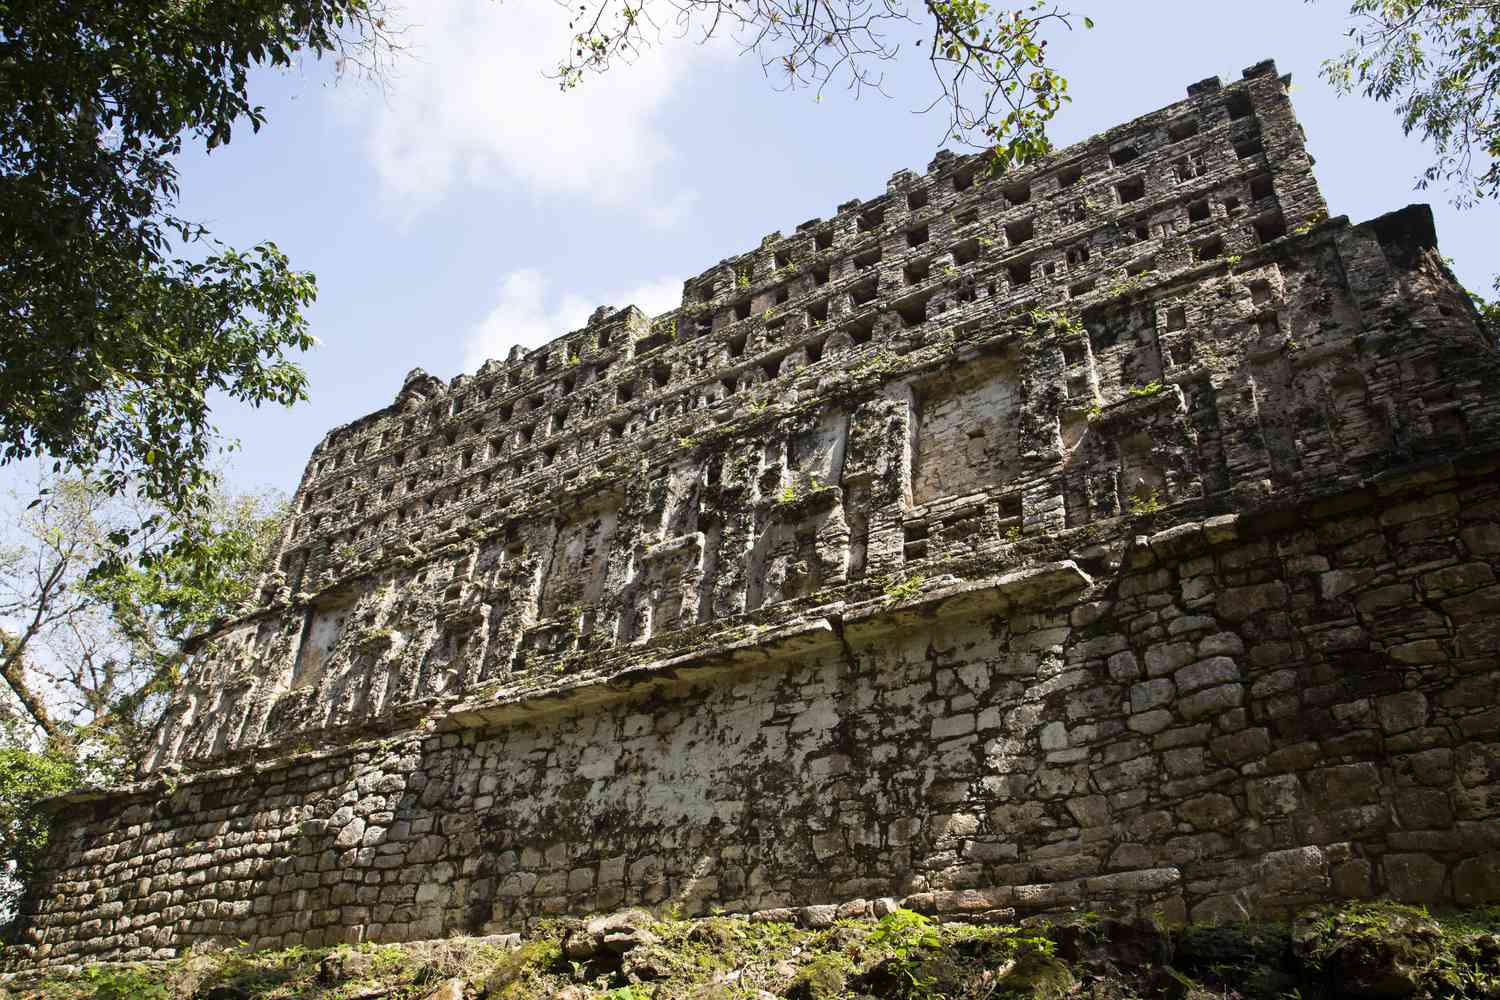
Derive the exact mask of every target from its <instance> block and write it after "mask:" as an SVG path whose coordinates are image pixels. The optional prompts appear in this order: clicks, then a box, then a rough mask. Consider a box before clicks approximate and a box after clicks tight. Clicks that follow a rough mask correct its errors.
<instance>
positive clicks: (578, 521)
mask: <svg viewBox="0 0 1500 1000" xmlns="http://www.w3.org/2000/svg"><path fill="white" fill-rule="evenodd" d="M618 518H619V504H618V503H617V502H615V501H611V502H608V503H605V504H602V505H600V506H596V507H594V508H593V509H591V510H586V511H584V512H583V513H582V514H579V515H575V516H574V517H572V518H570V519H568V520H567V521H565V522H563V525H562V527H561V528H560V529H558V532H557V541H556V542H554V543H553V547H552V563H551V565H550V566H549V567H548V570H547V578H546V580H545V581H544V583H543V585H542V600H541V608H540V611H541V616H542V618H543V619H548V618H552V617H553V616H555V615H556V614H557V613H558V612H559V611H560V610H561V609H563V608H570V607H572V608H581V607H587V606H589V605H593V604H596V603H598V601H599V599H600V598H601V597H602V596H603V595H604V582H605V574H606V573H607V572H608V570H609V543H610V539H611V538H613V537H614V533H615V524H616V522H617V521H618Z"/></svg>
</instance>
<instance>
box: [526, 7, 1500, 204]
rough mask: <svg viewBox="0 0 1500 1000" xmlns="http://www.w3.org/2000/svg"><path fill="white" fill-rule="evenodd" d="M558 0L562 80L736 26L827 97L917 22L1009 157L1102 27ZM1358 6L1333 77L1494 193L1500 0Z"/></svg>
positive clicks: (979, 141)
mask: <svg viewBox="0 0 1500 1000" xmlns="http://www.w3.org/2000/svg"><path fill="white" fill-rule="evenodd" d="M554 2H556V3H557V4H558V5H559V7H561V8H564V9H566V10H567V11H568V17H569V27H570V29H571V31H572V41H571V44H570V48H569V51H568V52H567V54H566V56H565V57H564V58H563V59H562V60H561V61H560V63H559V65H558V67H557V76H558V79H559V80H560V82H561V83H562V85H563V87H565V88H569V87H575V86H577V85H578V84H579V83H581V82H582V81H583V80H584V79H585V78H586V77H587V76H589V75H591V74H597V73H602V72H605V71H607V70H609V69H611V68H612V67H613V66H615V65H616V64H617V63H620V62H630V61H631V60H632V59H633V58H635V57H636V56H637V55H639V54H640V53H641V51H642V50H644V49H645V48H646V47H648V46H649V45H651V44H653V43H656V42H658V41H661V40H663V39H664V38H671V37H676V38H682V37H691V38H693V39H695V40H697V41H707V40H709V39H711V38H714V37H716V36H729V37H732V38H733V39H734V40H735V41H736V42H737V43H738V44H739V45H740V46H741V47H742V49H743V50H744V51H745V52H748V53H753V54H754V55H755V56H756V57H757V58H758V59H759V60H760V62H761V66H762V67H763V68H764V69H765V71H766V72H767V73H768V74H772V75H774V76H775V77H776V79H777V80H778V81H779V82H780V84H781V85H783V86H785V87H787V88H788V89H799V88H811V89H813V90H815V91H817V92H818V93H819V94H820V95H821V93H822V92H823V90H824V89H825V88H826V87H828V85H829V84H831V83H836V82H841V83H844V84H846V85H847V86H848V87H849V88H850V89H851V90H852V91H853V92H854V93H855V94H856V96H857V95H858V94H860V93H862V92H863V91H864V90H866V89H868V88H873V89H875V90H882V84H883V81H884V76H883V74H882V72H881V64H883V63H887V62H890V61H892V60H894V59H897V58H898V57H901V56H902V52H901V44H900V42H899V41H897V38H898V36H899V37H901V38H905V37H906V32H908V31H910V30H912V29H917V30H920V31H921V32H923V34H924V35H925V38H924V39H923V41H922V43H920V44H919V45H918V48H919V49H921V50H922V51H923V53H924V55H923V57H924V58H925V59H926V60H927V61H928V63H929V65H930V66H931V68H932V71H933V74H934V77H935V87H934V93H935V96H934V97H933V99H932V101H931V104H930V105H929V108H930V109H931V108H942V109H944V111H945V112H946V114H947V117H948V125H949V128H948V132H949V134H950V135H951V136H952V137H953V138H955V139H958V140H960V141H964V142H968V143H970V144H972V145H976V146H981V147H987V148H990V149H992V150H993V151H994V159H993V164H994V166H995V167H997V168H1000V169H1003V168H1005V167H1008V166H1010V165H1012V164H1016V163H1024V162H1026V161H1028V160H1031V159H1035V158H1036V157H1038V156H1041V155H1043V154H1045V153H1047V152H1048V151H1050V150H1051V148H1052V146H1051V143H1050V142H1049V140H1048V138H1047V127H1048V125H1049V124H1050V123H1051V121H1052V120H1053V119H1054V118H1055V117H1056V115H1057V114H1058V112H1059V111H1061V109H1062V107H1063V105H1064V104H1065V103H1066V102H1067V101H1068V100H1069V98H1068V81H1067V79H1066V77H1065V76H1064V75H1063V74H1062V73H1061V72H1059V71H1058V70H1057V69H1055V68H1054V66H1053V64H1052V63H1051V62H1050V61H1049V60H1048V58H1047V36H1048V35H1049V34H1052V33H1055V32H1056V31H1059V30H1067V29H1071V28H1072V27H1073V26H1074V24H1075V22H1076V23H1081V24H1082V25H1083V26H1085V27H1090V28H1091V27H1093V21H1092V20H1091V19H1090V18H1088V17H1086V16H1081V15H1075V14H1073V13H1071V12H1069V11H1067V10H1064V9H1063V8H1062V6H1061V5H1060V4H1058V3H1055V2H1042V0H1033V2H1031V3H1028V4H1026V5H1024V6H1021V5H1018V6H1016V7H1004V6H999V5H997V6H991V5H990V4H988V3H985V2H983V0H921V2H920V3H919V2H917V0H554ZM1308 2H1310V3H1311V2H1315V0H1308ZM1087 6H1093V7H1095V8H1096V9H1100V10H1103V9H1105V8H1104V7H1103V6H1102V5H1099V4H1093V5H1087ZM1349 14H1350V17H1351V18H1352V19H1354V21H1355V24H1354V26H1353V27H1351V28H1350V29H1349V38H1350V45H1349V48H1348V49H1347V50H1346V51H1345V52H1344V53H1342V54H1341V55H1339V56H1337V57H1335V58H1332V59H1329V60H1328V61H1327V62H1326V63H1324V66H1323V76H1324V77H1325V78H1326V79H1327V80H1328V81H1329V82H1330V83H1331V84H1333V85H1334V86H1335V87H1336V88H1338V89H1340V90H1342V91H1344V92H1353V91H1356V90H1357V91H1359V92H1361V93H1362V94H1364V95H1365V96H1367V97H1370V98H1372V99H1374V100H1377V101H1390V102H1394V104H1395V105H1396V111H1397V114H1398V115H1399V116H1400V118H1401V122H1402V127H1403V128H1404V129H1405V130H1406V132H1407V134H1409V135H1410V134H1417V135H1420V136H1421V137H1422V138H1423V139H1424V140H1425V141H1426V142H1427V143H1428V144H1429V145H1430V146H1431V148H1432V150H1433V154H1434V160H1433V163H1432V165H1431V166H1430V167H1428V168H1427V170H1426V171H1425V172H1424V174H1423V176H1422V178H1421V184H1422V186H1425V185H1426V184H1428V183H1431V182H1433V181H1437V180H1442V181H1446V182H1449V183H1452V184H1453V185H1454V186H1455V189H1456V192H1457V194H1456V200H1457V201H1458V202H1459V203H1460V204H1467V203H1471V202H1473V201H1474V200H1477V199H1481V198H1496V197H1500V162H1497V157H1500V108H1497V103H1496V101H1497V96H1500V0H1349Z"/></svg>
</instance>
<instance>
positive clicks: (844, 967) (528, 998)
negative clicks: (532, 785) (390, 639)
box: [0, 902, 1500, 1000]
mask: <svg viewBox="0 0 1500 1000" xmlns="http://www.w3.org/2000/svg"><path fill="white" fill-rule="evenodd" d="M582 927H583V922H582V921H577V920H557V921H551V922H548V923H546V924H545V925H543V926H541V927H538V928H537V929H536V931H535V934H534V935H533V937H532V938H531V939H530V940H528V941H527V942H526V943H525V944H523V945H521V946H520V947H519V948H508V947H505V946H503V945H500V944H497V943H495V942H494V941H487V940H485V939H462V938H455V939H452V940H448V941H439V942H429V943H424V944H415V945H407V946H401V945H361V946H358V947H350V946H340V947H338V948H329V949H305V948H292V949H288V950H285V951H275V952H246V951H240V950H232V951H218V952H206V953H201V954H196V955H193V956H190V957H188V958H184V959H180V960H177V961H173V962H162V963H153V964H138V965H122V966H93V967H90V968H87V969H84V970H83V971H81V972H76V973H72V974H68V975H54V976H51V977H48V978H45V979H37V980H35V981H33V982H32V983H31V984H30V985H27V986H17V985H14V984H13V985H11V986H10V987H4V986H0V998H3V1000H42V998H44V997H45V998H46V1000H123V998H126V997H130V998H140V1000H200V998H204V997H209V996H212V997H215V998H234V1000H354V998H360V1000H426V998H428V997H432V996H435V995H436V996H441V995H442V994H441V993H439V992H438V991H439V989H440V988H441V987H443V986H444V985H445V984H451V983H452V982H453V981H454V980H460V981H461V983H462V991H461V993H459V994H457V995H461V996H463V997H464V998H466V1000H477V998H482V1000H553V998H556V1000H773V998H786V1000H832V998H858V1000H936V998H944V1000H1007V998H1015V1000H1019V998H1022V997H1040V998H1060V997H1064V996H1087V997H1095V998H1111V1000H1114V998H1119V1000H1123V998H1127V997H1171V998H1174V1000H1210V998H1217V1000H1287V998H1292V997H1295V998H1298V1000H1343V998H1354V997H1367V996H1377V995H1379V996H1393V997H1394V996H1400V997H1407V998H1411V1000H1438V998H1476V1000H1477V998H1483V997H1494V996H1497V995H1500V909H1496V908H1492V909H1489V910H1479V911H1469V912H1465V913H1457V914H1449V915H1443V916H1436V915H1433V914H1429V913H1428V912H1427V911H1426V910H1424V909H1421V908H1419V907H1413V906H1406V905H1402V904H1397V903H1383V902H1361V903H1350V904H1344V905H1341V906H1329V907H1322V908H1314V909H1311V910H1308V911H1305V912H1304V913H1302V914H1300V915H1299V916H1298V917H1297V918H1296V919H1295V920H1294V921H1293V922H1291V923H1286V924H1281V923H1242V924H1231V925H1227V926H1194V927H1187V928H1175V929H1174V928H1168V927H1165V926H1164V925H1162V924H1161V923H1159V922H1156V921H1151V920H1138V921H1134V922H1122V921H1117V920H1112V919H1108V918H1103V917H1100V916H1098V915H1097V914H1091V913H1090V914H1082V915H1078V916H1074V917H1071V918H1065V919H1058V920H1041V919H1032V920H1027V921H1023V922H1022V923H1020V924H1002V925H980V924H967V923H944V924H939V923H936V922H935V921H934V920H933V919H931V918H929V917H925V916H922V915H920V914H917V913H913V912H911V911H908V910H896V911H895V912H893V913H890V914H887V915H886V916H885V917H882V918H881V919H880V920H878V921H856V920H837V921H834V922H833V924H832V925H831V926H829V927H825V928H821V929H807V928H799V927H795V926H793V925H791V924H786V923H776V922H764V923H751V922H749V921H747V920H744V919H741V918H732V917H722V916H715V917H707V918H703V919H698V920H681V919H677V918H675V917H663V918H658V919H656V920H655V921H654V922H652V923H650V925H649V927H647V928H645V930H646V933H644V934H642V935H640V936H639V937H638V939H636V941H635V943H634V944H633V945H632V946H631V947H629V948H627V949H626V950H624V952H623V954H622V953H619V952H617V951H616V950H613V949H610V948H601V949H598V950H597V951H595V952H593V953H592V954H585V955H583V957H569V956H570V955H577V954H579V953H578V952H576V951H575V950H573V949H570V948H565V947H564V943H565V942H566V941H569V940H571V939H570V937H569V935H570V934H573V935H576V934H578V933H579V932H580V931H581V930H582Z"/></svg>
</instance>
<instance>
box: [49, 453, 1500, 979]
mask: <svg viewBox="0 0 1500 1000" xmlns="http://www.w3.org/2000/svg"><path fill="white" fill-rule="evenodd" d="M1496 472H1497V467H1496V466H1495V465H1494V464H1488V465H1483V466H1477V467H1471V468H1467V469H1462V470H1457V471H1455V470H1454V469H1453V468H1452V467H1447V468H1443V469H1441V470H1436V471H1432V472H1429V473H1428V474H1427V475H1425V476H1423V477H1417V478H1415V479H1414V480H1405V481H1401V482H1393V483H1390V484H1389V485H1388V486H1387V487H1385V488H1382V489H1370V490H1365V491H1361V492H1359V493H1357V494H1351V495H1346V496H1343V497H1339V498H1337V499H1334V500H1331V501H1329V502H1327V503H1325V504H1321V505H1319V506H1316V507H1313V508H1310V509H1307V510H1303V511H1300V512H1296V513H1295V514H1293V515H1266V516H1264V517H1262V518H1259V519H1251V518H1238V517H1235V516H1233V515H1230V516H1225V517H1218V518H1212V519H1209V520H1207V521H1205V522H1202V523H1190V524H1186V525H1182V526H1179V527H1175V528H1172V529H1168V530H1166V531H1163V532H1161V533H1159V534H1157V535H1154V536H1150V537H1149V538H1148V537H1142V538H1138V539H1131V540H1128V541H1123V542H1119V543H1116V544H1114V545H1110V546H1104V547H1101V549H1100V550H1099V551H1097V552H1093V553H1091V554H1090V558H1089V561H1088V564H1089V565H1090V567H1091V571H1092V572H1086V571H1083V570H1082V569H1081V568H1077V567H1069V566H1068V565H1067V564H1048V566H1047V567H1046V568H1045V571H1032V572H1031V573H1029V574H1028V573H1022V574H1017V576H1018V577H1022V579H1013V580H1009V581H1004V582H1000V583H997V584H996V585H995V586H994V587H993V588H991V589H989V590H988V591H985V592H982V593H980V594H978V595H977V596H976V594H975V593H974V592H973V591H966V592H963V593H958V594H949V595H944V596H941V597H938V598H934V599H933V600H928V601H925V602H924V601H921V600H914V601H911V602H907V604H906V605H905V607H906V608H908V609H909V610H907V611H904V612H903V611H901V610H899V609H897V610H893V611H890V612H888V613H886V614H884V615H881V616H876V617H870V618H865V619H860V618H859V616H858V615H857V614H855V613H851V614H850V616H849V621H848V622H847V624H845V625H843V626H842V628H838V629H834V630H832V631H831V632H830V633H828V634H826V635H823V636H821V637H816V638H809V637H807V636H801V637H796V636H792V637H783V638H781V639H777V640H773V641H771V642H768V643H766V644H764V645H763V646H762V647H761V649H760V651H759V653H758V655H757V656H756V657H754V658H753V660H752V661H751V662H745V663H723V662H716V661H705V662H702V663H700V664H697V665H683V666H682V667H681V668H680V669H679V670H678V671H677V672H676V673H677V675H676V676H675V677H672V678H664V677H657V678H653V679H652V680H650V681H646V682H643V683H642V684H640V685H639V688H638V689H636V690H632V691H622V692H620V693H618V694H617V696H616V697H614V698H613V699H612V700H610V701H609V702H608V703H605V704H595V705H591V706H586V707H581V708H580V707H572V708H569V707H566V706H563V707H559V708H558V709H557V710H556V711H553V712H551V713H549V714H542V715H535V713H534V712H532V713H523V714H522V715H520V716H518V717H517V718H516V719H515V720H514V721H513V722H511V723H509V724H506V725H501V726H497V727H482V728H477V729H465V730H459V731H452V732H446V733H440V734H439V733H432V734H413V735H411V736H409V737H406V738H403V739H397V740H392V741H390V742H388V743H384V744H376V745H369V746H365V747H361V748H357V749H352V750H339V751H327V752H322V753H310V754H307V755H305V756H304V757H303V758H293V759H290V760H287V761H283V762H281V763H279V764H277V765H275V766H272V767H269V768H266V769H265V770H260V771H239V772H232V773H217V774H206V775H204V776H201V777H197V778H194V779H192V780H190V781H184V782H183V783H182V785H181V786H179V787H177V788H176V789H175V790H173V789H172V788H171V787H170V786H168V787H166V788H163V787H161V786H160V785H157V786H153V787H151V788H149V789H143V790H141V791H140V792H138V793H137V794H135V795H133V796H131V797H129V798H128V799H127V800H125V801H117V802H110V803H109V804H108V806H107V807H105V806H101V808H100V811H99V812H98V813H97V814H93V815H91V814H90V813H89V811H88V810H87V809H77V810H75V811H74V812H73V813H72V814H71V815H70V817H69V818H68V819H67V820H66V821H64V822H62V823H60V824H59V827H58V829H57V830H56V832H55V834H54V836H55V837H56V838H57V849H58V853H59V857H60V858H66V859H67V860H66V863H65V864H63V865H62V866H60V868H59V870H58V872H57V876H56V880H55V881H54V882H53V884H52V885H51V886H50V887H49V888H50V891H49V893H48V894H47V896H46V897H45V898H44V899H43V900H42V905H41V908H40V912H39V921H38V926H39V928H40V932H39V933H38V934H37V936H36V939H35V940H36V951H35V955H36V957H37V958H39V959H44V960H46V961H51V962H56V961H77V960H79V959H83V958H97V957H105V956H108V957H150V956H157V957H160V956H165V955H170V954H173V953H174V952H175V951H176V950H177V949H181V948H183V947H185V946H189V945H191V944H193V943H196V942H201V941H207V940H217V941H229V940H245V941H249V942H251V943H254V944H258V945H291V944H294V943H304V944H325V943H334V942H338V941H359V940H363V939H373V940H380V941H391V940H402V939H407V938H430V937H440V936H445V935H446V934H448V933H450V932H454V931H466V932H479V931H494V930H518V929H522V928H523V927H524V926H525V924H526V923H527V921H529V920H531V919H533V918H536V917H539V916H543V915H549V914H559V913H581V912H590V911H596V910H608V909H611V908H614V907H619V906H622V905H626V904H635V903H645V904H667V903H675V904H678V905H680V906H682V907H683V909H684V910H685V912H688V913H702V912H706V910H707V909H708V908H709V907H711V906H721V907H724V908H726V909H728V910H730V911H761V910H773V911H774V910H780V909H782V908H787V907H798V906H804V905H806V904H830V903H850V902H851V901H857V900H866V899H876V898H881V897H889V896H895V897H905V902H906V905H908V906H912V907H915V908H917V909H921V910H926V911H929V912H939V913H950V914H951V913H970V914H972V913H974V912H975V911H983V912H988V911H997V910H998V911H1002V914H1003V913H1006V912H1007V911H1015V912H1016V913H1020V914H1024V913H1028V912H1037V911H1050V910H1059V909H1065V908H1069V907H1077V908H1090V909H1111V910H1127V911H1128V910H1132V909H1138V910H1140V911H1142V912H1144V913H1157V912H1159V913H1161V914H1162V915H1164V916H1165V917H1167V918H1169V919H1182V918H1184V917H1187V916H1191V917H1192V918H1194V919H1210V920H1213V919H1220V920H1233V919H1239V918H1241V917H1244V916H1246V915H1250V914H1264V913H1267V912H1269V913H1276V912H1280V911H1284V910H1287V909H1288V908H1290V907H1293V906H1295V905H1297V904H1299V903H1303V902H1306V901H1308V900H1313V899H1323V898H1331V897H1352V898H1358V897H1365V896H1371V895H1374V894H1377V893H1379V894H1386V895H1390V896H1393V897H1395V898H1398V899H1405V900H1413V901H1421V902H1429V903H1452V902H1457V903H1464V904H1476V903H1486V902H1488V903H1493V902H1496V901H1500V670H1497V668H1496V651H1497V649H1500V625H1497V619H1496V611H1497V609H1500V584H1497V583H1496V580H1495V573H1496V566H1497V564H1500V479H1497V476H1496ZM960 589H961V588H960ZM533 715H534V716H535V717H531V716H533ZM862 908H863V904H860V903H858V902H854V903H853V905H851V906H846V907H845V908H844V912H845V913H854V912H859V911H860V910H861V909H862ZM832 912H833V910H832V907H831V906H830V907H828V908H827V909H826V910H820V909H819V908H818V907H816V906H814V907H813V908H812V909H810V910H806V911H793V912H782V913H777V914H774V915H777V916H785V917H796V916H799V915H800V916H801V917H802V918H803V919H811V920H814V921H816V920H819V919H826V918H827V917H828V916H829V915H830V914H831V913H832ZM767 915H773V914H767ZM995 915H996V914H994V913H991V914H990V916H995Z"/></svg>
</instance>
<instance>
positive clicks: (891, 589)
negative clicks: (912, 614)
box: [881, 576, 927, 601]
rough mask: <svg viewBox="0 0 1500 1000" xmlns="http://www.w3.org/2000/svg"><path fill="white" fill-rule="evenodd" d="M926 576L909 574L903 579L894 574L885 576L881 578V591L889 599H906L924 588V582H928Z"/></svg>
mask: <svg viewBox="0 0 1500 1000" xmlns="http://www.w3.org/2000/svg"><path fill="white" fill-rule="evenodd" d="M926 580H927V578H926V577H925V576H909V577H907V578H906V579H904V580H902V579H899V578H897V577H894V576H888V577H885V578H884V579H883V580H881V584H882V588H883V589H882V590H881V593H883V594H884V595H885V597H886V598H887V599H888V600H892V601H904V600H906V599H907V598H909V597H915V596H917V594H919V593H920V592H921V590H922V584H923V583H924V582H926Z"/></svg>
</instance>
